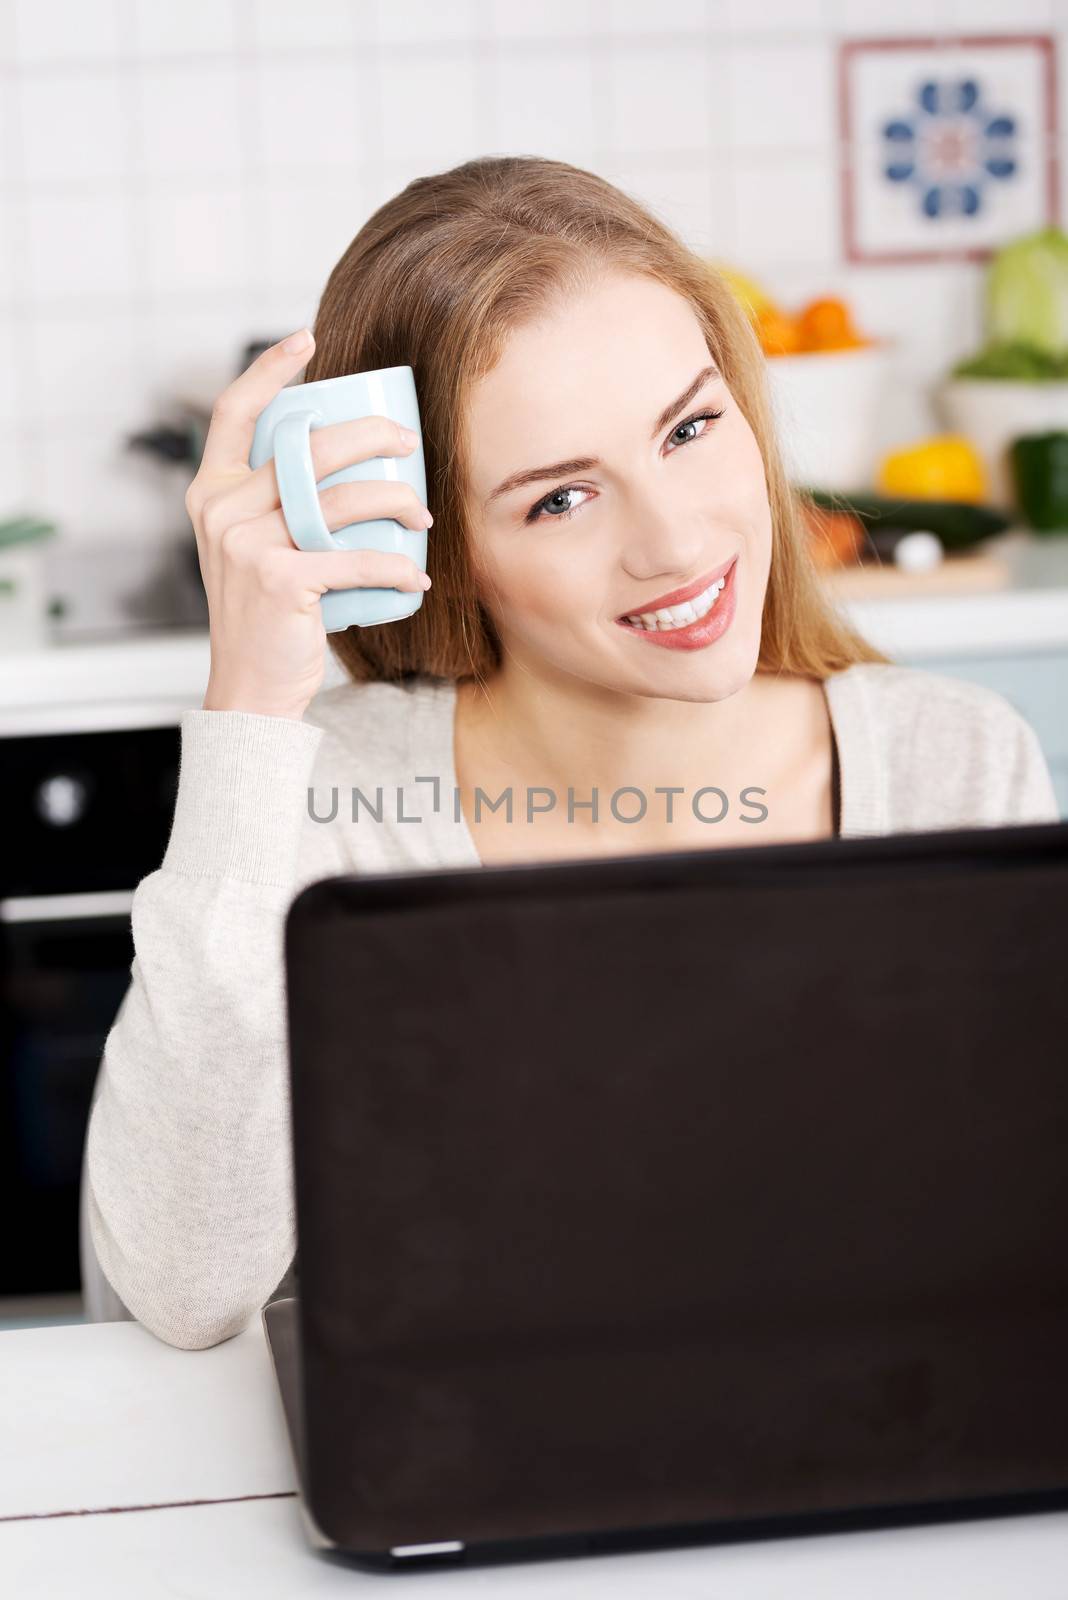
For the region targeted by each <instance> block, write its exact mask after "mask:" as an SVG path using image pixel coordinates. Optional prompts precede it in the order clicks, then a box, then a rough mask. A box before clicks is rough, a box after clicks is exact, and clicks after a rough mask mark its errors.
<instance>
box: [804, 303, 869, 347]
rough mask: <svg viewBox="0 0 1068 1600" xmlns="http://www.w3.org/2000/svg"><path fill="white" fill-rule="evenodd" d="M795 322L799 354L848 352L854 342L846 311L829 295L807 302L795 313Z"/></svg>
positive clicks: (851, 317)
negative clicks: (804, 352)
mask: <svg viewBox="0 0 1068 1600" xmlns="http://www.w3.org/2000/svg"><path fill="white" fill-rule="evenodd" d="M797 322H798V327H799V329H800V336H801V348H802V350H842V349H848V348H850V347H851V346H852V345H853V344H855V343H856V341H857V339H858V334H857V330H856V329H855V328H854V326H853V316H852V313H851V311H850V309H849V307H848V306H847V305H846V303H845V301H844V300H838V299H835V298H833V297H832V296H829V295H828V296H826V297H825V298H823V299H822V300H810V301H809V302H808V304H807V305H806V306H804V307H803V308H802V310H801V311H800V312H799V313H798V318H797Z"/></svg>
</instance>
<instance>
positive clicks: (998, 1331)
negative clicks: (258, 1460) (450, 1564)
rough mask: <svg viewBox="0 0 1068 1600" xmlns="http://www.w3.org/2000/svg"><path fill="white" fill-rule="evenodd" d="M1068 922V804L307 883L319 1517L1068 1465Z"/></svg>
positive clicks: (779, 1496)
mask: <svg viewBox="0 0 1068 1600" xmlns="http://www.w3.org/2000/svg"><path fill="white" fill-rule="evenodd" d="M1066 931H1068V824H1064V823H1061V824H1042V825H1032V826H1028V827H1018V828H1008V829H981V830H967V831H953V832H948V831H947V832H940V833H932V834H905V835H890V836H885V837H881V838H877V839H844V840H843V839H835V840H826V841H818V842H813V843H806V844H799V845H776V846H762V847H759V848H756V847H754V848H739V849H731V850H703V851H693V852H676V853H669V854H657V855H650V856H635V857H631V858H626V859H624V858H613V859H610V860H605V859H600V860H588V861H572V862H562V863H554V864H551V865H546V864H536V863H531V864H529V865H527V864H524V865H519V866H510V867H489V868H486V867H484V868H463V869H452V870H445V871H440V872H412V873H395V874H389V875H384V876H376V877H361V876H343V877H335V878H330V879H325V880H322V881H320V882H318V883H316V884H313V885H311V886H309V887H308V888H306V889H305V890H304V891H303V892H302V893H301V894H299V895H298V896H297V898H296V899H295V900H294V902H293V904H292V906H291V908H290V911H289V915H288V919H287V924H286V932H285V956H286V966H287V975H288V1008H289V1035H290V1036H289V1043H290V1060H291V1092H292V1113H293V1148H294V1161H295V1187H296V1204H297V1230H298V1241H299V1248H298V1270H299V1306H298V1316H299V1334H300V1345H301V1348H302V1357H303V1359H302V1367H301V1379H302V1395H303V1422H304V1445H305V1460H304V1468H305V1476H304V1490H305V1495H306V1499H307V1506H308V1509H309V1511H310V1513H311V1516H312V1517H313V1518H314V1521H315V1524H316V1525H317V1527H318V1529H320V1530H321V1532H322V1534H323V1536H324V1537H325V1538H326V1539H327V1540H328V1541H330V1542H332V1543H334V1544H336V1545H338V1546H339V1547H341V1548H343V1549H348V1550H351V1551H354V1552H364V1553H368V1554H374V1553H381V1552H383V1551H388V1550H391V1549H394V1548H396V1547H405V1548H407V1547H412V1546H416V1545H436V1544H440V1545H442V1546H453V1547H455V1546H459V1545H468V1546H477V1545H478V1544H480V1543H482V1542H487V1541H489V1542H497V1541H501V1540H510V1539H522V1540H529V1539H539V1538H547V1537H552V1536H561V1535H568V1534H591V1533H593V1534H596V1533H600V1532H606V1533H610V1532H612V1531H619V1532H626V1531H627V1530H639V1529H656V1528H665V1527H682V1526H685V1525H689V1524H707V1525H709V1526H710V1527H712V1528H714V1527H717V1526H721V1527H725V1526H727V1525H731V1526H736V1525H740V1526H742V1527H744V1526H745V1525H747V1524H752V1525H753V1526H754V1527H755V1526H757V1525H758V1524H759V1523H761V1522H766V1520H767V1519H769V1518H771V1519H775V1518H780V1519H781V1518H788V1519H802V1521H803V1519H805V1518H816V1517H819V1516H821V1515H825V1514H827V1513H833V1512H843V1513H856V1514H859V1515H861V1516H863V1515H864V1514H866V1513H867V1512H871V1513H873V1514H875V1513H878V1512H879V1511H886V1510H887V1509H893V1510H894V1511H895V1513H896V1514H901V1515H904V1516H905V1517H906V1518H907V1517H908V1516H909V1515H910V1514H915V1515H916V1516H919V1517H922V1516H924V1515H925V1514H927V1515H929V1514H931V1512H932V1510H936V1511H937V1509H938V1508H945V1509H946V1510H947V1512H948V1511H949V1509H950V1508H951V1507H954V1506H960V1505H961V1504H963V1505H965V1506H971V1505H974V1506H975V1508H976V1511H977V1512H978V1513H979V1514H982V1513H983V1508H984V1507H989V1508H991V1509H993V1508H995V1506H996V1505H998V1504H1004V1503H1006V1502H1007V1503H1009V1504H1011V1505H1013V1506H1014V1507H1015V1508H1017V1509H1021V1508H1026V1507H1027V1506H1028V1505H1038V1504H1040V1503H1047V1502H1048V1501H1049V1498H1050V1496H1052V1497H1053V1498H1054V1501H1055V1503H1061V1500H1060V1497H1061V1496H1062V1495H1063V1496H1064V1497H1065V1500H1066V1501H1068V1493H1066V1491H1068V1383H1066V1381H1065V1377H1064V1352H1065V1349H1068V1249H1066V1243H1065V1242H1066V1239H1068V1161H1066V1159H1065V1152H1066V1150H1068V1072H1066V1070H1065V1069H1066V1063H1068V1048H1066V1040H1068V983H1066V981H1065V967H1066V962H1068V943H1066Z"/></svg>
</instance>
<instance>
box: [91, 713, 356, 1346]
mask: <svg viewBox="0 0 1068 1600" xmlns="http://www.w3.org/2000/svg"><path fill="white" fill-rule="evenodd" d="M322 739H323V729H322V728H320V727H317V726H315V725H314V724H313V723H310V722H304V721H301V720H296V719H291V718H284V717H277V716H261V715H257V714H254V713H249V712H241V711H204V710H199V711H189V712H187V713H186V714H185V715H184V717H183V719H182V750H181V767H180V775H179V784H178V794H177V799H176V803H175V814H174V824H173V828H172V831H171V836H170V841H169V843H168V846H167V851H166V855H165V856H164V860H163V862H162V864H161V866H160V867H159V869H158V870H157V871H156V872H152V873H150V874H149V875H148V876H147V877H146V878H144V879H143V880H142V882H141V883H140V884H139V886H138V888H137V890H136V891H135V894H134V898H133V911H132V919H133V940H134V951H135V956H134V961H133V964H132V967H131V976H130V985H129V988H128V990H127V992H126V995H125V997H124V999H123V1002H122V1005H121V1007H120V1009H119V1013H118V1015H117V1017H116V1019H115V1022H114V1024H113V1026H112V1029H111V1032H110V1034H109V1036H108V1039H107V1044H106V1047H105V1051H104V1059H103V1063H102V1066H101V1069H100V1081H99V1082H98V1085H97V1093H96V1100H95V1103H94V1106H93V1110H92V1114H91V1119H90V1123H89V1130H88V1141H87V1151H86V1161H87V1167H88V1172H87V1180H88V1181H87V1203H88V1207H89V1226H90V1234H91V1238H92V1242H93V1246H94V1248H95V1250H96V1253H97V1257H98V1260H99V1262H100V1265H101V1268H102V1269H103V1272H104V1274H105V1276H106V1277H107V1279H108V1281H109V1282H110V1283H111V1285H112V1286H113V1288H114V1289H115V1291H116V1292H117V1293H118V1295H119V1297H120V1299H121V1300H122V1302H123V1303H124V1305H125V1306H126V1307H127V1308H128V1309H129V1311H130V1312H131V1313H132V1314H133V1316H135V1317H136V1318H137V1320H138V1321H139V1322H142V1323H143V1324H144V1325H145V1327H147V1328H149V1329H150V1330H151V1332H153V1333H154V1334H156V1335H157V1336H158V1337H159V1338H160V1339H163V1340H165V1341H166V1342H167V1343H168V1344H174V1345H179V1346H181V1347H183V1348H185V1349H202V1348H204V1347H206V1346H208V1345H213V1344H218V1343H220V1342H221V1341H222V1340H224V1339H228V1338H230V1337H231V1336H232V1335H234V1334H236V1333H239V1332H240V1331H241V1329H242V1328H244V1327H245V1326H246V1325H247V1323H248V1322H249V1320H250V1318H251V1317H252V1316H254V1315H255V1313H256V1311H257V1310H258V1309H259V1308H260V1307H261V1306H262V1305H263V1304H264V1303H265V1302H266V1301H267V1299H268V1298H269V1297H270V1295H271V1293H272V1291H273V1290H274V1289H275V1288H276V1287H277V1285H278V1282H279V1280H280V1279H281V1278H282V1277H283V1275H284V1273H285V1271H286V1269H287V1267H288V1266H289V1264H290V1263H291V1261H292V1258H293V1253H294V1250H295V1219H294V1213H293V1187H292V1170H291V1168H292V1153H291V1135H290V1126H289V1085H288V1054H287V1034H286V1017H285V986H284V947H283V934H284V924H285V915H286V911H287V910H288V907H289V905H290V903H291V901H292V899H293V897H294V895H295V893H296V892H297V890H298V889H299V888H300V887H302V886H303V882H304V881H310V880H311V879H312V878H314V877H319V876H325V875H327V874H328V873H329V872H332V871H335V870H339V869H338V866H337V865H336V864H335V863H333V862H332V861H331V859H330V850H331V839H330V835H331V830H330V829H328V828H316V829H314V830H312V831H311V833H308V832H306V831H305V830H304V827H303V825H304V822H305V818H306V816H307V789H308V785H309V783H311V782H312V781H313V780H312V772H313V767H314V762H315V758H316V754H317V752H318V750H319V746H320V743H321V741H322ZM302 836H303V838H304V840H305V842H310V840H311V839H314V840H315V841H316V842H315V846H314V848H315V849H316V850H317V851H319V852H321V854H322V862H321V864H320V863H319V862H312V863H310V864H309V863H308V862H307V861H305V862H304V863H303V865H302V864H301V862H300V857H299V851H300V844H301V839H302ZM298 866H300V867H301V872H302V873H303V877H301V876H300V874H298Z"/></svg>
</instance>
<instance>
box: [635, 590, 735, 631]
mask: <svg viewBox="0 0 1068 1600" xmlns="http://www.w3.org/2000/svg"><path fill="white" fill-rule="evenodd" d="M726 582H727V579H726V577H722V578H719V579H717V581H716V582H715V583H713V584H712V585H711V586H710V587H709V588H707V589H705V590H703V591H702V593H701V594H698V595H694V597H693V599H692V600H684V601H683V603H682V604H681V605H678V606H667V607H665V608H664V610H662V611H642V612H639V613H638V614H637V615H635V616H632V617H625V618H624V619H623V620H624V621H625V622H629V623H630V625H631V627H633V628H647V629H649V631H650V632H651V633H657V632H660V633H667V632H668V631H669V630H670V629H671V628H685V627H688V626H689V624H690V623H692V622H696V621H697V620H698V618H700V617H703V616H704V615H705V613H706V612H708V611H711V609H712V607H713V606H714V605H715V603H716V601H717V600H718V599H719V595H720V590H721V589H722V588H723V586H724V584H725V583H726Z"/></svg>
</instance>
